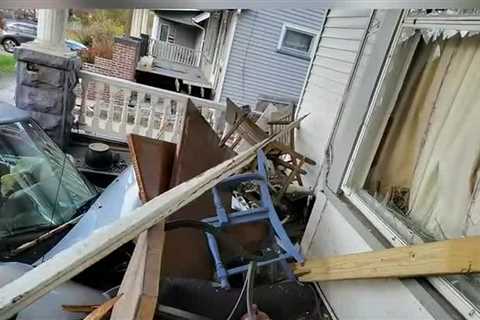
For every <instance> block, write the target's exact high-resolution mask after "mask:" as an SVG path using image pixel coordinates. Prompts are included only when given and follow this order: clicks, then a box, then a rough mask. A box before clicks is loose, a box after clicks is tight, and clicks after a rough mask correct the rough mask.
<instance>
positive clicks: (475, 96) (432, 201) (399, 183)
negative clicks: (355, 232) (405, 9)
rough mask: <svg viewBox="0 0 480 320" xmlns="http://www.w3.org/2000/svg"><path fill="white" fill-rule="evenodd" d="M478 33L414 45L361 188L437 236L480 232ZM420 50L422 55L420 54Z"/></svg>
mask: <svg viewBox="0 0 480 320" xmlns="http://www.w3.org/2000/svg"><path fill="white" fill-rule="evenodd" d="M479 44H480V37H479V36H474V37H468V38H460V36H456V37H454V38H451V39H448V40H438V41H436V42H435V43H430V44H429V45H422V46H419V49H418V50H419V52H417V54H416V56H415V58H414V62H413V63H412V66H411V68H410V70H409V74H408V75H407V78H406V80H405V81H406V82H405V84H404V86H403V88H402V92H401V94H400V98H399V99H398V101H397V106H396V110H395V111H394V114H393V117H392V119H391V123H390V125H389V127H388V130H387V132H386V134H385V135H384V138H383V141H382V144H381V147H380V149H379V151H378V153H377V155H376V160H375V163H374V165H373V166H372V169H371V171H370V174H369V178H368V180H367V183H366V188H367V189H368V190H369V192H370V193H372V194H375V193H377V194H380V195H382V196H384V197H387V198H388V197H389V195H388V194H389V193H391V192H392V190H393V191H394V190H398V189H405V190H408V193H409V197H408V200H407V203H408V217H409V219H411V221H412V222H413V223H414V224H415V225H416V226H417V227H420V228H421V229H423V230H424V231H426V232H427V233H428V234H431V235H433V236H434V237H435V238H436V239H446V238H459V237H462V236H466V235H473V234H477V235H478V234H480V204H479V203H478V201H479V200H477V197H480V195H478V193H479V191H478V184H479V167H480V46H479ZM422 57H423V58H424V57H426V61H423V58H422Z"/></svg>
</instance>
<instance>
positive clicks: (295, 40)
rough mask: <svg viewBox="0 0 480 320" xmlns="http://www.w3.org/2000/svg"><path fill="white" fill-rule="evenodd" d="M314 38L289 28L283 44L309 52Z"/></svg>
mask: <svg viewBox="0 0 480 320" xmlns="http://www.w3.org/2000/svg"><path fill="white" fill-rule="evenodd" d="M312 39H313V37H312V36H311V35H309V34H305V33H302V32H298V31H294V30H288V29H287V31H286V32H285V37H284V38H283V46H284V47H286V48H289V49H294V50H300V51H305V52H308V51H309V50H310V44H311V43H312Z"/></svg>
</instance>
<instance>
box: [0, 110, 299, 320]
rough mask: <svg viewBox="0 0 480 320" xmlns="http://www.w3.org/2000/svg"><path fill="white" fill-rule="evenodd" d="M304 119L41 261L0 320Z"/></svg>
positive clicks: (0, 294) (9, 293) (13, 288)
mask: <svg viewBox="0 0 480 320" xmlns="http://www.w3.org/2000/svg"><path fill="white" fill-rule="evenodd" d="M305 117H306V116H303V117H301V118H299V119H298V120H297V121H295V122H292V123H291V125H289V126H287V127H286V128H285V129H284V130H282V131H281V132H279V133H278V134H277V135H275V136H272V137H269V138H268V139H265V140H264V141H262V142H260V143H258V144H256V145H255V146H253V147H251V148H250V149H248V150H246V151H245V152H242V153H240V154H239V155H237V156H236V157H234V158H233V159H230V160H227V161H224V162H222V163H221V164H219V165H217V166H215V167H214V168H212V169H209V170H207V171H205V172H204V173H202V174H200V175H198V176H197V177H195V178H193V179H190V180H188V181H186V182H184V183H182V184H180V185H178V186H176V187H175V188H173V189H170V190H169V191H167V192H165V193H162V194H161V195H159V196H158V197H156V198H154V199H153V200H151V201H149V202H148V203H146V204H145V205H143V206H142V207H140V208H138V209H136V210H134V211H133V212H131V213H130V214H129V215H126V216H122V217H121V218H120V219H118V220H116V221H114V222H112V223H111V224H110V225H108V226H105V227H103V228H101V229H99V230H97V231H96V232H94V233H92V234H91V235H89V236H88V237H86V238H85V239H83V240H81V241H79V242H77V243H75V244H74V245H72V246H71V247H69V248H68V249H65V250H64V251H62V252H60V253H58V254H57V255H55V256H53V257H52V258H51V259H49V260H47V261H45V262H43V263H41V264H40V265H38V266H37V267H36V268H35V269H32V270H31V271H29V272H27V273H25V274H23V275H22V276H21V277H20V278H18V279H15V280H14V281H12V282H10V283H8V284H7V285H5V286H3V287H2V288H1V290H0V320H1V319H9V318H10V317H12V316H14V315H15V314H16V313H17V312H19V311H20V310H22V309H23V308H25V307H26V306H28V305H30V304H31V303H33V302H34V301H36V300H37V299H39V298H40V297H42V296H43V295H45V294H46V293H48V292H49V291H50V290H52V289H54V288H56V287H57V286H59V285H60V284H62V283H63V282H65V281H67V280H69V279H71V278H72V277H74V276H75V275H77V274H79V273H80V272H82V271H83V270H85V269H86V268H88V267H89V266H91V265H93V264H94V263H96V262H97V261H99V260H100V259H102V258H103V257H105V256H107V255H108V254H109V253H111V252H112V251H114V250H115V249H118V248H119V247H120V246H122V245H123V244H125V243H126V242H128V241H130V240H132V239H134V238H136V237H137V236H138V235H139V234H140V233H142V232H143V231H145V230H147V229H149V228H151V227H152V226H154V225H155V224H157V223H159V222H160V221H163V220H164V219H165V218H166V217H168V216H169V215H171V214H172V213H174V212H176V211H177V210H178V209H179V208H182V207H184V206H185V205H187V204H188V203H190V202H191V201H193V200H195V199H196V198H198V197H199V196H201V195H202V194H203V193H204V192H205V191H207V190H210V189H211V188H212V187H213V186H215V185H216V184H217V183H219V182H220V181H222V180H223V179H225V178H226V177H228V176H230V175H232V174H234V173H236V172H238V171H239V170H240V169H241V168H242V167H244V166H246V165H247V164H249V163H250V161H252V160H253V159H254V158H255V156H256V152H257V151H258V150H259V149H261V148H263V147H264V146H266V145H267V144H269V143H270V142H271V141H272V140H274V139H276V138H277V137H278V136H280V135H281V134H284V133H285V132H286V131H288V130H290V129H292V128H294V127H296V126H297V125H298V123H299V122H300V121H301V120H303V119H304V118H305ZM199 139H201V138H199ZM119 196H120V195H119ZM121 196H123V195H121Z"/></svg>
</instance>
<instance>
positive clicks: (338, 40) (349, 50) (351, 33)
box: [296, 10, 459, 319]
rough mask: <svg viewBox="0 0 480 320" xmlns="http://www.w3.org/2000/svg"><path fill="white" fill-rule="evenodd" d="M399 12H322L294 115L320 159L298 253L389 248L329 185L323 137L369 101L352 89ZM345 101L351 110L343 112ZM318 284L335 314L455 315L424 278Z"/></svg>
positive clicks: (309, 149)
mask: <svg viewBox="0 0 480 320" xmlns="http://www.w3.org/2000/svg"><path fill="white" fill-rule="evenodd" d="M399 14H400V13H399V12H398V11H390V10H377V11H375V12H372V11H369V10H331V11H329V13H328V15H327V19H326V23H325V28H324V31H323V33H322V37H321V38H320V42H319V46H318V50H317V53H316V56H315V60H314V61H313V63H312V67H311V69H310V73H309V75H308V78H307V80H306V82H305V89H304V93H303V96H302V98H301V102H300V106H299V108H300V110H299V112H300V114H304V113H309V112H310V113H311V114H310V116H309V117H308V118H307V119H305V120H304V122H303V123H302V124H301V128H300V130H298V131H297V135H296V147H297V149H298V151H299V152H302V153H306V154H307V155H308V156H310V157H312V158H313V159H314V160H316V161H317V163H318V165H317V167H316V168H310V169H308V170H309V176H310V177H308V176H307V178H308V179H306V181H305V182H307V184H308V186H309V187H310V188H313V189H314V190H315V193H316V196H317V200H316V203H315V205H314V208H313V210H312V215H311V217H310V220H309V222H308V225H307V229H306V231H305V235H304V238H303V239H302V251H303V253H304V254H305V255H306V256H307V257H326V256H333V255H341V254H350V253H356V252H365V251H370V250H378V249H383V248H385V247H388V246H389V245H388V242H387V241H386V240H385V239H384V238H383V237H382V236H381V235H380V234H378V233H377V232H376V231H375V228H374V227H373V226H372V225H370V224H369V223H368V221H367V220H366V219H365V218H364V217H363V215H362V214H361V213H360V212H359V211H358V210H357V209H356V208H355V207H354V206H353V205H352V204H350V203H349V202H348V201H347V200H346V199H345V198H344V197H343V196H342V195H341V194H340V193H336V190H334V189H332V188H331V187H330V185H329V183H328V178H329V177H330V175H329V172H330V170H331V167H332V166H333V165H334V164H336V162H337V161H338V159H337V158H336V157H335V155H336V153H335V150H333V149H332V148H331V147H330V146H332V144H331V141H330V139H329V138H330V137H331V136H335V134H336V131H337V122H338V119H348V118H353V117H359V116H361V115H360V114H358V113H356V112H355V106H359V104H360V103H366V104H368V101H366V102H361V101H360V100H359V99H357V96H356V94H357V93H359V92H360V91H361V90H363V89H362V88H364V86H363V85H364V84H365V82H368V81H371V82H372V83H375V81H376V78H377V75H376V74H375V73H374V74H369V72H368V71H369V70H371V68H370V65H371V64H372V61H373V62H375V64H378V65H380V66H381V64H382V62H381V60H382V59H378V55H382V54H385V53H386V51H387V49H388V46H389V43H390V41H389V39H390V38H389V37H390V36H391V34H392V32H393V31H392V30H394V29H395V25H396V21H398V17H399ZM362 43H363V45H362ZM374 60H375V61H374ZM367 80H368V81H367ZM345 104H348V106H349V107H350V108H349V109H348V110H349V112H346V111H345V112H342V110H343V106H344V105H345ZM355 129H356V128H346V129H345V130H350V131H353V130H355ZM352 135H354V132H352ZM335 146H337V147H338V146H339V145H335ZM327 151H328V152H327ZM327 155H328V156H327ZM319 287H320V289H321V291H322V293H323V295H324V296H325V298H326V300H327V302H328V303H329V304H330V306H331V307H332V309H333V311H334V312H335V315H336V316H337V317H338V318H339V319H456V318H459V315H458V313H456V312H455V311H454V309H453V308H452V307H451V306H450V305H449V303H448V302H446V300H445V299H443V297H442V296H440V295H439V293H438V292H437V291H436V290H434V289H433V288H432V287H431V286H430V285H429V284H428V283H426V282H424V281H417V280H413V279H411V280H397V279H391V280H380V279H379V280H347V281H332V282H323V283H319Z"/></svg>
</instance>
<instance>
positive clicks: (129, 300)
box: [111, 134, 176, 320]
mask: <svg viewBox="0 0 480 320" xmlns="http://www.w3.org/2000/svg"><path fill="white" fill-rule="evenodd" d="M128 147H129V150H130V155H131V158H132V164H133V167H134V171H135V177H136V180H137V184H138V188H139V193H140V199H141V200H142V202H143V203H146V202H148V201H149V200H151V199H153V198H154V197H156V196H158V195H159V194H161V193H163V192H165V191H167V190H168V188H169V185H170V178H171V172H172V167H173V159H174V156H175V149H176V146H175V144H173V143H168V142H164V141H159V140H155V139H150V138H146V137H142V136H138V135H133V134H132V135H129V136H128ZM164 241H165V231H164V222H163V221H162V222H160V223H158V224H157V225H155V226H153V227H152V228H150V229H149V230H147V231H144V232H143V233H141V234H140V236H139V237H138V238H137V242H136V245H135V250H134V252H133V255H132V258H131V259H130V262H129V263H128V267H127V271H126V272H125V275H124V277H123V280H122V283H121V285H120V289H119V293H121V294H123V297H122V298H121V299H120V300H119V301H118V302H117V303H116V304H115V306H114V308H113V311H112V316H111V319H112V320H115V319H119V320H120V319H121V320H127V319H131V320H133V319H142V320H152V319H153V317H154V315H155V309H156V306H157V298H158V286H159V283H160V271H161V266H162V252H163V246H164Z"/></svg>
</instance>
